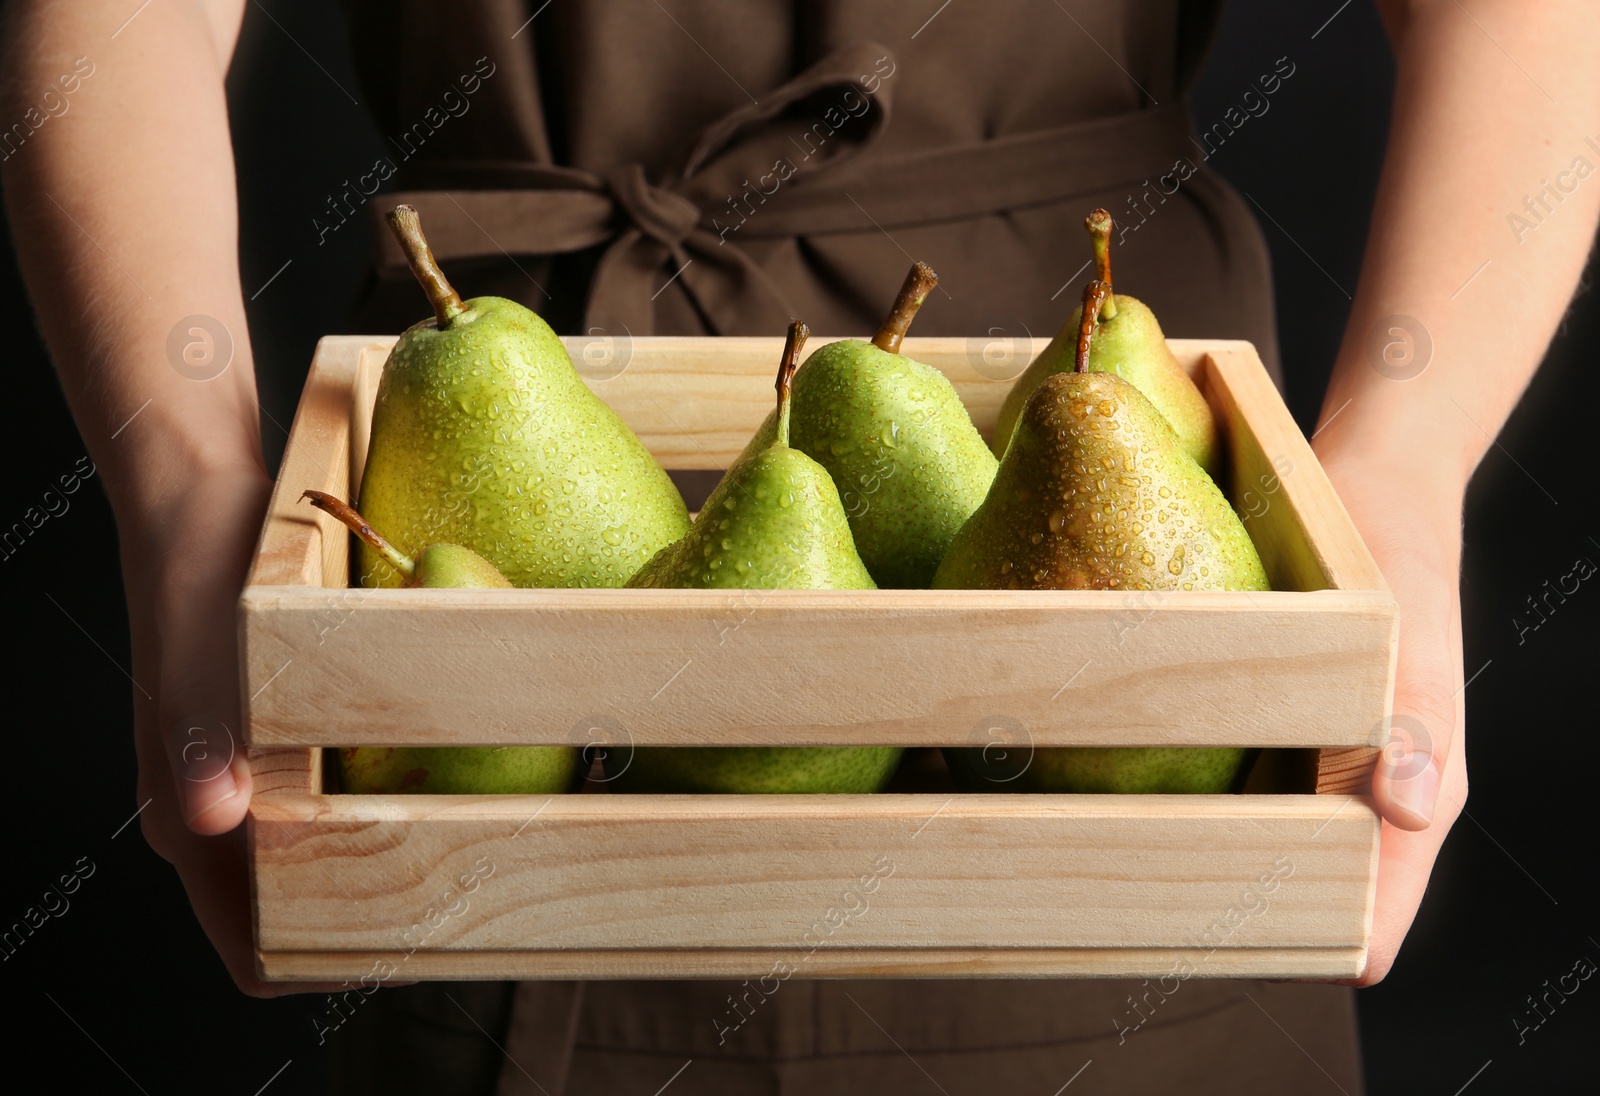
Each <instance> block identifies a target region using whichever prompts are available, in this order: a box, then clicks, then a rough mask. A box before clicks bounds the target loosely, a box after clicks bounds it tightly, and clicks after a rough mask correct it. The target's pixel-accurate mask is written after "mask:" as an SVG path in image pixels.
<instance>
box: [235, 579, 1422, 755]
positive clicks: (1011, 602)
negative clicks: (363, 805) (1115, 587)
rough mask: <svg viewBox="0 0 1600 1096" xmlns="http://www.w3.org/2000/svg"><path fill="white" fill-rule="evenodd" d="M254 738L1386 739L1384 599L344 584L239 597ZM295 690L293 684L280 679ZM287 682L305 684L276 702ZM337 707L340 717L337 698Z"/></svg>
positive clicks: (342, 741) (292, 741) (486, 741)
mask: <svg viewBox="0 0 1600 1096" xmlns="http://www.w3.org/2000/svg"><path fill="white" fill-rule="evenodd" d="M244 605H245V613H246V618H245V650H246V653H247V654H246V658H247V673H248V675H249V677H250V679H251V680H253V681H258V682H264V681H266V680H267V677H268V676H269V675H270V674H272V673H273V672H275V671H277V670H278V669H279V668H280V667H282V666H284V665H285V664H286V663H289V662H291V661H292V666H291V668H290V670H289V671H287V672H285V673H284V674H283V675H282V676H281V677H280V678H279V679H278V680H277V681H276V682H273V683H272V684H271V685H269V686H266V687H260V686H258V687H257V688H256V689H252V690H251V692H252V695H253V696H254V699H253V700H252V701H251V704H250V724H249V728H250V730H249V733H250V741H251V742H252V743H254V744H256V745H258V746H269V745H270V746H285V745H324V746H333V745H346V746H355V745H389V746H398V745H426V744H432V745H444V744H459V745H468V744H472V745H490V744H504V743H518V742H520V743H560V742H565V743H574V744H579V745H582V744H587V743H589V742H592V741H595V738H594V736H593V734H592V733H591V729H590V728H591V727H592V726H594V725H597V722H598V724H606V725H612V726H614V728H615V730H616V733H617V734H618V735H619V736H620V741H621V742H624V743H625V742H627V741H629V740H630V739H631V741H633V742H634V743H636V744H640V745H643V744H656V745H692V744H719V745H755V744H766V745H785V744H788V745H847V744H850V745H867V744H879V743H882V744H899V745H918V744H923V745H960V744H964V743H967V742H968V741H969V739H971V738H972V737H973V736H974V735H976V736H977V738H978V740H979V741H981V742H987V741H988V737H987V736H986V735H985V734H984V733H983V727H984V725H985V721H987V720H992V719H994V718H1002V719H1006V720H1013V721H1016V722H1017V723H1018V724H1020V726H1021V727H1022V728H1025V731H1026V734H1027V735H1029V736H1031V739H1032V741H1033V742H1034V743H1035V744H1036V745H1041V746H1043V745H1067V744H1077V745H1124V746H1132V745H1202V744H1210V745H1241V746H1330V745H1334V746H1355V745H1369V744H1376V743H1375V742H1374V741H1373V739H1372V737H1371V736H1372V733H1373V731H1374V728H1376V727H1379V726H1380V725H1381V722H1382V716H1383V711H1384V705H1385V703H1386V699H1387V692H1388V687H1389V684H1388V677H1387V671H1388V664H1389V644H1390V642H1391V640H1392V634H1393V615H1392V607H1391V605H1390V603H1389V602H1388V599H1387V596H1386V595H1383V594H1376V593H1333V592H1329V593H1324V594H1316V595H1306V594H1293V593H1277V592H1273V593H1263V594H1244V593H1216V594H1197V593H1183V592H1174V593H1157V594H1149V595H1132V596H1124V595H1117V594H1105V593H1101V592H1098V591H1070V592H1069V591H1043V592H1018V591H1003V592H991V593H985V592H968V591H916V590H893V591H890V590H884V591H877V592H873V593H867V594H862V593H859V592H850V591H799V590H775V591H761V592H750V593H728V592H717V591H701V590H689V591H665V590H648V591H630V590H582V591H557V590H513V591H478V590H471V591H468V590H448V591H446V590H379V591H366V590H340V591H337V592H334V591H321V590H309V589H295V588H287V587H260V588H254V589H251V590H249V591H248V592H247V593H246V596H245V602H244ZM291 675H292V679H291ZM280 685H289V686H292V687H286V688H279V686H280ZM329 698H345V701H346V702H341V703H330V702H329Z"/></svg>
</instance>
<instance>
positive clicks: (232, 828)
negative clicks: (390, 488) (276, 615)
mask: <svg viewBox="0 0 1600 1096" xmlns="http://www.w3.org/2000/svg"><path fill="white" fill-rule="evenodd" d="M271 490H272V482H271V481H270V480H269V479H268V478H267V475H266V473H265V471H263V470H262V469H261V467H260V466H259V465H257V466H249V465H245V466H239V467H236V468H225V469H221V470H216V471H209V472H205V473H202V474H200V475H199V476H197V477H196V478H195V479H194V480H192V481H191V482H190V483H188V484H185V485H184V486H183V488H182V490H180V491H178V492H176V493H175V494H174V495H173V496H172V498H171V499H170V501H168V502H167V503H165V504H164V505H162V506H160V507H158V508H157V509H156V511H155V512H153V513H148V514H141V515H140V517H139V518H138V521H137V524H138V526H139V528H137V529H134V530H131V531H130V530H128V529H127V528H126V526H127V525H128V524H129V522H128V521H127V519H126V517H124V522H123V525H124V533H123V536H124V541H123V551H122V557H123V578H124V581H125V583H126V585H127V590H128V614H129V620H130V627H131V632H132V640H133V676H134V680H135V682H136V683H137V684H136V687H135V690H134V735H135V741H136V746H137V752H138V762H139V802H140V803H146V802H148V804H149V805H148V806H147V807H145V809H144V811H143V813H141V814H140V815H139V821H140V824H141V825H142V826H143V828H144V835H145V839H146V840H147V841H149V842H150V847H151V848H153V849H155V851H156V852H157V853H158V854H159V855H160V856H161V857H162V859H164V860H166V861H167V862H168V863H170V864H171V865H172V866H173V867H174V868H176V869H177V872H178V876H179V878H181V879H182V880H183V886H184V889H185V890H186V891H187V892H188V896H189V902H190V904H191V905H192V906H193V907H194V911H195V915H196V916H197V917H198V918H199V919H200V925H201V927H202V928H203V929H204V930H205V933H206V936H207V937H209V938H210V940H211V944H212V946H213V947H215V948H216V949H217V953H218V954H219V955H220V956H221V957H222V961H223V962H224V963H225V964H227V967H228V973H229V974H231V975H232V976H233V980H234V982H235V983H237V984H238V986H239V988H240V989H241V990H243V991H244V992H245V993H248V994H251V995H252V996H256V997H273V996H279V995H282V994H287V993H301V992H309V991H315V990H320V989H329V988H333V987H324V986H318V985H307V984H288V983H268V982H263V981H262V980H261V979H260V978H259V977H258V976H257V974H256V965H255V946H254V940H253V937H252V932H251V917H250V883H249V876H248V861H247V858H246V855H245V828H244V826H242V825H241V823H242V822H243V821H244V817H245V813H246V811H247V810H248V809H249V806H250V791H251V787H250V766H249V762H248V759H247V757H246V751H245V746H244V742H243V735H242V734H241V718H240V710H241V707H240V703H239V663H238V626H237V619H238V603H239V593H240V591H241V590H242V589H243V587H244V579H245V573H246V571H247V570H248V569H249V565H250V558H251V555H252V553H253V552H254V549H255V544H256V539H257V537H258V536H259V534H260V531H261V524H262V519H263V517H264V515H265V513H266V508H267V500H268V498H269V495H270V493H271Z"/></svg>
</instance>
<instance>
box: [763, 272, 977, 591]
mask: <svg viewBox="0 0 1600 1096" xmlns="http://www.w3.org/2000/svg"><path fill="white" fill-rule="evenodd" d="M938 282H939V277H938V275H937V274H935V273H934V272H933V271H932V270H930V269H929V268H928V266H927V265H926V264H924V263H917V264H916V265H915V266H914V267H912V268H911V272H910V273H909V274H908V275H907V276H906V280H905V284H904V285H903V286H902V287H901V289H900V294H899V296H898V297H897V298H896V300H895V303H894V307H893V308H892V309H891V310H890V313H889V318H888V319H887V320H886V321H884V325H883V327H882V328H880V329H879V331H878V333H877V335H876V336H874V338H873V340H872V341H871V342H863V341H861V340H859V339H847V340H844V341H842V342H835V343H829V344H828V345H827V346H824V347H822V348H821V349H820V350H818V351H816V352H815V353H814V354H812V355H811V357H810V358H808V359H807V360H806V363H805V365H803V366H801V367H800V372H799V373H798V374H797V375H796V376H795V380H794V412H793V415H794V422H793V425H792V427H791V444H793V445H794V447H795V448H796V449H799V450H800V451H801V452H803V453H806V454H807V455H809V456H810V457H811V458H812V459H814V460H815V461H817V463H819V464H821V465H822V466H823V467H824V468H826V469H827V470H828V474H829V475H831V476H832V477H833V482H834V483H835V484H837V485H838V487H839V492H840V495H841V496H842V498H843V500H844V504H845V511H846V513H847V514H848V515H849V518H850V530H851V532H852V533H853V534H854V536H855V543H856V549H857V551H859V552H860V553H861V559H862V560H863V562H865V563H866V565H867V570H868V571H870V572H871V573H872V577H873V578H874V579H875V580H876V581H877V583H878V585H879V586H884V587H902V588H914V589H923V588H926V587H927V585H928V583H929V582H930V581H931V580H932V578H933V573H934V571H935V570H936V569H937V568H938V566H939V560H940V559H942V558H943V557H944V553H945V549H946V548H948V547H949V545H950V540H951V538H953V537H954V536H955V535H956V530H958V529H960V528H961V526H962V524H963V523H964V522H965V521H966V520H967V518H968V517H970V516H971V515H972V512H973V511H974V510H976V509H977V507H978V504H979V503H980V502H982V501H983V496H984V493H985V492H986V491H988V489H989V483H990V481H991V480H993V479H994V472H995V467H996V461H995V458H994V454H992V453H990V452H989V449H988V447H987V446H986V445H985V444H984V441H983V436H982V435H981V434H979V433H978V429H977V427H975V426H973V425H972V418H971V416H970V415H968V414H967V409H966V407H965V406H964V405H963V404H962V402H961V398H960V397H959V396H958V395H956V390H955V388H954V387H953V386H952V385H951V384H950V382H949V381H948V380H947V379H945V376H944V374H942V373H940V372H939V371H938V370H937V369H934V368H932V367H931V366H928V365H924V364H923V363H921V362H919V361H915V360H913V359H911V358H907V357H905V356H904V355H902V354H901V353H900V344H901V342H902V340H903V339H904V338H905V333H906V330H907V328H909V327H910V325H911V320H912V318H913V317H914V316H915V315H916V312H917V309H918V308H919V307H921V305H922V302H923V300H924V299H925V298H926V297H927V295H928V294H929V293H930V292H931V291H932V290H933V288H934V286H936V285H937V284H938ZM775 415H776V413H774V414H773V415H769V416H768V417H767V421H766V422H765V423H764V424H763V425H762V427H761V429H760V430H758V431H757V432H756V436H755V437H754V438H753V439H751V441H750V444H749V445H748V446H746V447H745V455H749V454H751V453H753V452H756V451H758V450H761V449H764V448H766V446H767V445H769V444H770V443H771V441H772V437H773V431H774V428H775V425H776V418H775Z"/></svg>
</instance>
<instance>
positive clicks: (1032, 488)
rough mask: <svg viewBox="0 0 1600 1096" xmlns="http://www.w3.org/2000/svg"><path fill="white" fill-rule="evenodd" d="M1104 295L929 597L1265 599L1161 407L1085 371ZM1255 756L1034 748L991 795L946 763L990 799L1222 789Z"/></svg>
mask: <svg viewBox="0 0 1600 1096" xmlns="http://www.w3.org/2000/svg"><path fill="white" fill-rule="evenodd" d="M1109 293H1110V287H1109V286H1107V285H1105V283H1103V282H1100V281H1098V280H1096V281H1094V282H1091V283H1090V286H1089V289H1088V290H1087V291H1086V292H1085V294H1084V315H1085V316H1087V317H1090V319H1089V320H1088V321H1087V322H1086V323H1085V324H1084V327H1083V331H1082V333H1081V337H1080V339H1079V343H1078V351H1077V354H1076V361H1077V366H1078V370H1079V371H1078V372H1073V373H1058V374H1055V375H1054V376H1051V377H1048V378H1046V379H1045V380H1044V381H1043V382H1042V383H1041V384H1040V385H1039V386H1038V388H1036V389H1035V390H1034V392H1033V394H1032V395H1031V396H1029V397H1028V400H1027V402H1026V403H1025V404H1024V405H1023V408H1022V414H1021V416H1020V418H1019V419H1018V421H1017V426H1016V432H1015V434H1014V436H1013V437H1012V439H1011V445H1010V447H1009V448H1008V449H1007V450H1006V455H1005V457H1004V459H1002V460H1001V462H1000V470H999V472H998V473H997V474H996V476H995V480H994V486H993V487H991V488H990V490H989V495H988V497H987V498H985V499H984V501H983V505H982V506H980V507H979V508H978V511H977V513H975V514H973V515H972V520H971V521H969V522H968V523H967V524H966V526H965V527H964V528H963V529H962V530H961V532H960V533H959V534H958V535H957V536H956V539H955V542H954V543H953V544H951V546H950V551H949V553H948V554H947V555H946V556H945V559H944V562H943V563H942V564H941V565H940V567H939V572H938V574H937V575H936V576H935V577H934V583H933V585H934V586H935V588H940V589H977V590H1006V589H1011V590H1016V589H1021V590H1266V589H1269V588H1270V587H1269V585H1268V582H1267V575H1266V570H1265V568H1263V567H1262V565H1261V558H1260V556H1259V555H1257V553H1256V549H1255V545H1254V544H1252V543H1251V541H1250V537H1249V534H1248V533H1246V532H1245V529H1244V525H1243V523H1242V522H1240V520H1239V518H1238V515H1236V514H1235V513H1234V511H1233V508H1232V507H1231V506H1229V505H1228V500H1227V499H1226V498H1224V497H1223V495H1222V492H1221V491H1219V490H1218V489H1217V487H1216V484H1214V483H1212V482H1211V478H1210V477H1209V476H1208V475H1206V473H1205V470H1204V469H1202V468H1201V467H1200V465H1199V464H1197V463H1196V462H1195V460H1194V458H1193V457H1191V456H1190V455H1189V453H1188V451H1187V450H1186V449H1185V448H1184V447H1183V445H1182V443H1181V442H1180V441H1179V440H1178V437H1177V435H1176V434H1175V433H1174V432H1173V430H1172V428H1171V427H1170V426H1169V425H1168V424H1167V421H1166V419H1165V418H1164V417H1163V416H1162V415H1161V413H1160V412H1159V411H1158V410H1156V408H1155V406H1154V404H1152V403H1151V402H1150V400H1148V399H1147V398H1145V396H1144V395H1143V394H1141V393H1140V391H1139V390H1138V389H1137V388H1135V387H1134V386H1133V385H1132V384H1129V383H1128V382H1127V381H1124V380H1123V379H1122V378H1121V377H1119V376H1117V375H1116V374H1114V373H1108V372H1102V373H1095V372H1089V371H1088V370H1087V362H1088V358H1089V352H1090V345H1091V339H1092V336H1093V331H1094V329H1095V326H1096V325H1095V323H1094V320H1093V317H1094V316H1095V315H1097V314H1098V308H1099V305H1100V303H1101V300H1102V299H1103V298H1104V297H1105V296H1106V295H1108V294H1109ZM1248 752H1249V751H1247V750H1243V749H1233V748H1191V749H1167V748H1144V747H1135V748H1110V749H1077V748H1049V749H1040V750H1037V751H1035V754H1034V756H1033V758H1032V760H1031V762H1030V763H1029V765H1028V767H1027V769H1026V770H1024V771H1023V772H1021V773H1020V774H1010V775H1007V776H1005V777H999V778H997V777H994V776H993V775H990V781H991V782H989V783H987V784H985V783H984V782H983V781H982V779H981V778H982V777H983V776H984V775H985V769H986V768H987V767H988V766H987V764H986V762H985V761H984V759H983V758H982V757H981V756H980V755H981V751H976V750H951V751H947V756H949V757H950V761H951V770H952V772H953V773H954V774H955V775H956V776H957V779H958V780H963V779H964V780H965V782H966V783H965V786H967V787H978V788H984V789H986V790H991V791H992V790H1014V791H1029V790H1032V791H1079V792H1091V791H1092V792H1152V791H1154V792H1222V791H1227V790H1228V789H1229V788H1231V787H1233V786H1234V784H1235V781H1236V779H1237V777H1238V774H1239V769H1240V767H1241V765H1242V764H1243V762H1244V760H1245V758H1246V756H1247V754H1248ZM974 776H977V777H978V778H979V779H978V780H976V781H974V780H973V777H974Z"/></svg>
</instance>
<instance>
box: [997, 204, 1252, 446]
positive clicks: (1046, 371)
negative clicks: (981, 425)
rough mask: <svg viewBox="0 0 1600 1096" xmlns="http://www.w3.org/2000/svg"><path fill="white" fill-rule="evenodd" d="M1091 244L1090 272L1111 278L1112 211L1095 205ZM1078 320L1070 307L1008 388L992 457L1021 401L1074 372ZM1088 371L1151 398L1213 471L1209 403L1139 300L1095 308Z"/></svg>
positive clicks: (1119, 299) (1120, 298) (1089, 221)
mask: <svg viewBox="0 0 1600 1096" xmlns="http://www.w3.org/2000/svg"><path fill="white" fill-rule="evenodd" d="M1084 227H1085V228H1087V229H1088V230H1089V238H1090V240H1091V241H1092V242H1093V244H1094V258H1095V277H1096V279H1097V280H1099V281H1102V282H1104V283H1105V284H1106V285H1108V286H1109V285H1110V284H1111V214H1109V213H1107V212H1106V211H1105V210H1103V209H1097V210H1095V211H1094V212H1093V213H1091V214H1089V216H1088V218H1086V219H1085V221H1084ZM1082 325H1083V309H1082V308H1079V309H1077V310H1076V311H1074V312H1073V314H1072V317H1071V318H1070V319H1069V320H1067V322H1066V323H1065V324H1063V325H1062V328H1061V330H1060V331H1059V332H1057V333H1056V337H1055V338H1054V339H1052V340H1050V344H1049V345H1048V346H1046V347H1045V348H1044V349H1043V350H1042V351H1040V352H1039V356H1038V357H1037V358H1035V359H1033V362H1032V363H1031V364H1030V365H1029V366H1028V368H1027V369H1026V370H1025V371H1024V372H1023V374H1022V376H1020V377H1018V378H1017V381H1016V383H1015V384H1014V385H1012V387H1011V391H1010V392H1009V393H1008V394H1007V395H1006V400H1005V403H1004V404H1002V405H1001V407H1000V418H999V419H998V421H997V422H996V425H995V431H994V438H993V440H992V441H991V442H990V444H991V445H992V446H993V447H994V451H995V455H996V456H1004V455H1005V451H1006V446H1007V444H1009V443H1010V441H1011V435H1012V432H1013V430H1015V428H1016V422H1017V416H1018V415H1020V414H1021V413H1022V405H1023V403H1025V402H1026V401H1027V399H1028V397H1029V396H1030V395H1032V394H1033V391H1034V389H1036V388H1038V387H1039V385H1040V384H1042V383H1043V382H1044V380H1045V378H1046V377H1051V376H1054V375H1056V374H1057V373H1067V372H1071V371H1072V370H1073V369H1074V368H1075V357H1076V348H1077V344H1078V332H1079V330H1080V328H1081V327H1082ZM1089 370H1090V372H1094V373H1115V374H1116V375H1117V376H1119V377H1121V378H1122V379H1123V380H1125V381H1127V382H1128V383H1129V384H1131V385H1133V386H1134V387H1135V388H1137V389H1138V390H1139V391H1140V392H1141V393H1143V394H1144V396H1145V398H1146V399H1148V400H1149V401H1150V402H1151V403H1153V404H1155V407H1156V410H1157V411H1159V412H1160V413H1161V415H1162V417H1163V418H1165V419H1166V420H1167V424H1168V425H1169V426H1171V427H1172V429H1173V431H1174V432H1175V433H1176V434H1177V435H1178V439H1179V441H1180V442H1181V443H1182V444H1183V447H1184V449H1185V451H1187V452H1188V454H1189V455H1190V456H1191V457H1193V458H1194V459H1195V460H1196V461H1198V462H1199V464H1200V467H1202V468H1204V469H1205V470H1206V472H1207V474H1209V475H1213V476H1214V475H1216V474H1217V471H1218V468H1219V467H1220V462H1221V455H1220V454H1221V450H1220V449H1219V448H1218V446H1217V424H1216V420H1215V418H1214V417H1213V416H1212V414H1211V407H1210V405H1209V404H1207V403H1206V398H1205V396H1203V395H1202V394H1201V393H1200V389H1199V388H1198V387H1196V385H1195V383H1194V381H1193V380H1191V379H1190V378H1189V374H1188V373H1186V372H1184V370H1183V366H1181V365H1179V364H1178V359H1177V358H1174V357H1173V356H1172V351H1171V350H1169V349H1167V340H1166V337H1165V336H1164V335H1163V334H1162V333H1161V325H1160V324H1159V323H1157V322H1156V317H1155V313H1153V312H1151V311H1150V309H1149V308H1147V307H1146V306H1145V304H1144V303H1143V302H1142V301H1139V300H1137V299H1136V298H1133V297H1130V296H1128V295H1127V294H1125V293H1115V294H1109V293H1108V294H1107V296H1106V299H1105V303H1104V304H1103V305H1101V307H1100V315H1099V326H1098V329H1097V330H1096V332H1095V337H1094V345H1093V347H1092V349H1091V350H1090V352H1089Z"/></svg>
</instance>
